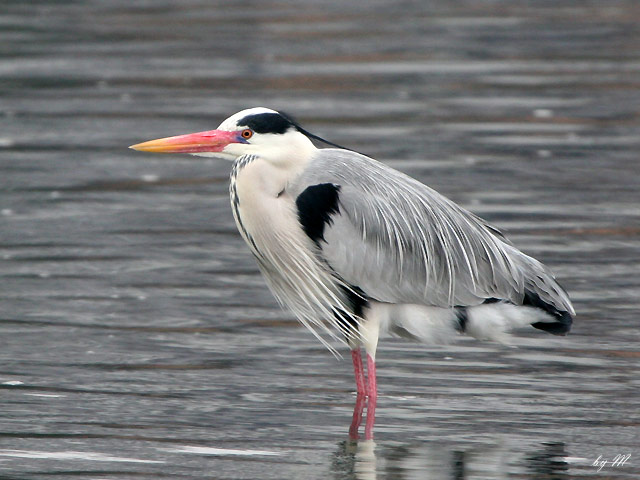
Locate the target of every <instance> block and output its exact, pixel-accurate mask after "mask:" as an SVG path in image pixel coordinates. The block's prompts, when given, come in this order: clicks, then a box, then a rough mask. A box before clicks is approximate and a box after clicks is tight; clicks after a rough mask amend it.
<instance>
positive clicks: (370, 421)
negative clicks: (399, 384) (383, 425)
mask: <svg viewBox="0 0 640 480" xmlns="http://www.w3.org/2000/svg"><path fill="white" fill-rule="evenodd" d="M367 380H368V392H369V400H368V403H367V423H365V426H364V438H365V440H373V425H374V424H375V423H376V403H377V402H378V384H377V381H376V361H375V360H374V359H373V358H372V357H371V355H369V354H367Z"/></svg>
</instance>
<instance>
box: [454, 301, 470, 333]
mask: <svg viewBox="0 0 640 480" xmlns="http://www.w3.org/2000/svg"><path fill="white" fill-rule="evenodd" d="M455 312H456V318H457V319H458V325H457V326H456V330H457V331H458V332H460V333H463V332H464V331H465V330H466V329H467V322H468V321H469V316H468V315H467V307H456V309H455Z"/></svg>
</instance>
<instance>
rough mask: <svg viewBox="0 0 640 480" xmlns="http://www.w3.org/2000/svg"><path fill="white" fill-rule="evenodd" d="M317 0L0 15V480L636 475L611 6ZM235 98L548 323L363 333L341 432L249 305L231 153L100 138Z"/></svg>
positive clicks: (631, 128)
mask: <svg viewBox="0 0 640 480" xmlns="http://www.w3.org/2000/svg"><path fill="white" fill-rule="evenodd" d="M341 3H342V2H337V1H335V0H331V1H324V2H302V3H301V2H286V1H281V2H269V1H267V2H208V1H197V0H189V1H182V2H179V3H178V2H150V1H134V2H128V1H112V2H100V1H97V0H96V1H93V2H90V1H88V2H81V1H77V2H44V1H43V2H28V3H27V2H4V3H3V4H2V6H0V25H1V28H0V56H1V57H0V155H1V157H0V186H1V187H2V189H1V193H0V195H1V196H0V213H1V216H0V266H1V269H0V277H1V278H0V292H1V295H2V301H1V303H0V320H1V321H0V347H1V348H0V476H1V477H2V478H15V479H35V478H78V479H128V478H185V479H190V478H215V479H253V478H256V479H282V478H292V479H293V478H295V479H307V478H309V479H316V478H318V479H319V478H323V479H324V478H331V479H343V480H344V479H373V478H378V479H382V478H385V479H402V480H404V479H407V480H409V479H445V480H448V479H452V480H453V479H494V478H495V479H498V478H523V479H540V478H544V479H564V480H569V479H578V478H584V477H589V478H601V479H605V478H607V479H608V478H616V479H617V478H637V477H638V476H639V475H640V467H639V466H638V465H639V462H640V429H639V424H640V413H639V412H640V399H639V396H638V393H639V387H640V380H639V374H640V367H639V359H640V355H639V354H638V349H637V345H638V340H639V339H640V330H639V329H638V307H639V304H640V302H639V300H638V298H639V296H640V280H639V279H638V272H639V267H640V255H639V246H640V203H639V200H640V193H639V187H640V173H639V171H640V169H639V167H638V150H639V147H640V134H639V132H638V127H639V126H640V117H639V115H638V108H639V106H640V94H639V93H638V88H639V87H640V58H639V55H638V52H640V37H639V35H638V33H639V32H638V28H639V27H638V25H640V9H639V8H638V4H637V2H635V1H633V0H628V1H611V2H590V1H589V2H571V1H567V0H565V1H553V2H551V1H540V2H526V1H521V0H520V1H506V0H505V1H492V2H447V1H446V0H440V1H429V2H382V1H376V2H368V3H367V4H366V6H363V5H355V4H354V5H352V6H349V5H341ZM257 105H264V106H270V107H273V108H277V109H283V110H285V111H288V112H291V113H292V114H294V115H295V116H296V117H298V119H299V120H300V121H301V122H302V123H303V124H304V125H305V126H306V127H307V128H308V129H310V130H312V131H314V132H316V133H318V134H320V135H323V136H325V137H327V138H330V139H331V140H333V141H335V142H337V143H341V144H344V145H347V146H349V147H351V148H353V149H355V150H358V151H362V152H365V153H367V154H369V155H372V156H374V157H376V158H379V159H381V160H383V161H385V162H387V163H389V164H391V165H393V166H395V167H396V168H399V169H401V170H403V171H406V172H408V173H410V174H412V175H414V176H416V177H417V178H419V179H420V180H422V181H424V182H426V183H428V184H429V185H431V186H432V187H434V188H436V189H438V190H439V191H441V192H442V193H444V194H446V195H448V196H449V197H451V198H453V199H454V200H456V201H457V202H459V203H461V204H462V205H464V206H466V207H468V208H470V209H471V210H473V211H474V212H476V213H478V214H479V215H481V216H483V217H485V218H487V219H488V220H490V221H491V222H493V223H494V224H496V225H497V226H499V227H500V228H502V229H504V230H506V231H507V232H508V234H509V236H510V238H511V239H512V240H513V241H514V242H515V243H516V244H517V245H518V246H519V247H521V248H522V249H523V250H524V251H525V252H527V253H530V254H532V255H534V256H536V257H538V258H539V259H541V260H543V261H544V262H545V263H547V264H549V265H550V266H552V268H553V270H554V271H555V272H556V274H557V276H558V277H559V278H560V279H561V281H562V283H563V284H564V285H565V287H566V288H567V289H568V290H569V292H570V293H571V296H572V298H573V300H574V302H575V305H576V309H577V311H578V316H577V318H576V323H575V327H574V331H573V332H572V334H571V335H570V336H568V337H566V338H557V337H552V336H548V335H544V334H542V333H540V334H539V333H537V332H534V331H531V332H530V331H525V332H523V333H522V334H521V335H520V336H519V337H518V338H517V340H516V341H515V345H516V346H517V347H518V348H509V347H504V346H496V345H491V344H481V343H478V342H474V341H470V340H469V341H461V342H460V343H458V344H457V345H454V346H450V347H424V346H419V345H413V344H409V343H404V342H401V341H396V340H386V341H383V343H382V345H381V348H380V350H379V352H380V353H379V358H378V375H379V385H380V398H379V401H378V412H377V413H378V421H377V427H376V438H375V444H372V443H370V442H364V441H361V442H359V443H357V444H353V443H349V442H346V437H347V435H346V432H347V428H348V424H349V422H350V416H351V410H352V408H353V403H354V402H355V396H354V384H353V380H352V373H351V367H350V362H348V361H347V360H346V359H345V360H343V361H341V362H340V361H337V360H335V359H334V358H333V357H331V355H330V354H329V353H328V352H326V351H325V350H323V349H322V347H321V346H320V345H319V344H318V343H317V342H316V341H315V340H314V339H313V338H312V337H311V335H309V334H308V333H307V332H306V331H304V330H303V329H302V328H300V327H298V326H297V324H296V322H295V321H294V320H293V318H292V317H291V316H290V315H289V314H288V313H284V312H282V311H281V310H280V309H279V308H278V307H277V305H276V304H275V302H274V300H273V299H272V298H271V296H270V294H269V293H268V291H267V289H266V287H265V286H264V284H263V281H262V279H261V278H260V276H259V274H258V272H257V269H256V266H255V264H254V261H253V260H252V258H251V257H250V254H249V252H248V250H247V248H246V247H245V246H244V244H243V242H242V240H241V239H240V237H239V235H238V234H237V233H236V230H235V226H234V225H233V220H232V216H231V213H230V208H229V206H228V198H227V182H228V180H227V178H228V173H229V170H230V165H229V164H228V163H226V162H224V161H216V160H208V159H206V160H205V159H195V158H188V157H183V156H166V157H160V158H158V156H152V155H144V154H140V153H137V152H133V151H129V150H127V149H126V147H127V146H128V145H130V144H133V143H136V142H139V141H142V140H147V139H151V138H157V137H161V136H166V135H171V134H179V133H187V132H191V131H199V130H205V129H211V128H215V127H216V126H217V125H218V124H219V122H220V121H221V120H223V119H224V118H226V117H227V116H228V115H230V114H232V113H235V112H236V111H238V110H240V109H243V108H246V107H251V106H257ZM345 353H347V352H345ZM347 357H348V355H347ZM627 454H630V455H631V457H630V459H629V460H628V461H627V462H626V463H625V464H624V465H617V466H613V465H611V464H608V465H607V466H605V467H604V468H603V469H602V470H601V471H600V472H598V471H597V470H598V469H597V468H596V467H593V466H592V465H591V464H592V463H593V461H594V460H596V459H597V458H598V457H600V456H602V457H601V460H602V459H605V460H607V459H608V460H610V461H611V460H613V459H614V457H615V456H616V455H627Z"/></svg>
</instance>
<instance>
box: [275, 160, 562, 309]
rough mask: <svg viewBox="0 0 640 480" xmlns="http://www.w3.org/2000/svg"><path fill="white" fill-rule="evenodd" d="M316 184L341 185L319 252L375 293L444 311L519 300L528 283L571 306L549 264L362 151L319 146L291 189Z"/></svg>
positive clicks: (386, 299)
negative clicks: (336, 209)
mask: <svg viewBox="0 0 640 480" xmlns="http://www.w3.org/2000/svg"><path fill="white" fill-rule="evenodd" d="M319 183H334V184H337V185H340V187H341V188H340V199H339V209H340V212H339V213H338V214H336V215H334V216H333V218H332V222H331V224H329V225H327V227H326V229H325V232H324V236H325V242H322V243H321V251H320V252H319V254H320V255H321V256H322V257H323V260H324V261H326V262H327V263H328V264H329V265H330V267H331V268H332V269H333V270H334V271H335V272H336V273H337V274H338V275H339V276H340V277H341V278H342V279H344V281H345V282H347V283H349V284H351V285H357V286H358V287H360V288H361V289H362V290H363V291H365V292H366V294H367V295H368V296H370V297H371V298H374V299H377V300H379V301H382V302H389V303H413V304H423V305H430V306H437V307H445V308H448V307H453V306H461V305H462V306H472V305H478V304H480V303H482V302H483V301H484V300H485V299H487V298H497V299H501V300H507V301H510V302H512V303H514V304H516V305H520V304H522V301H523V298H524V295H525V290H531V291H533V292H535V293H536V294H538V295H539V296H540V298H541V299H543V300H544V301H546V302H548V303H550V304H552V305H554V306H555V307H556V308H558V309H559V310H564V311H568V312H570V313H573V308H572V306H571V302H570V300H569V298H568V296H567V294H566V293H565V292H564V290H563V289H562V287H560V286H559V285H558V284H557V283H556V281H555V279H554V276H553V275H552V273H551V272H550V271H549V269H548V268H547V267H545V266H544V265H542V264H541V263H540V262H538V261H537V260H535V259H534V258H531V257H529V256H527V255H525V254H524V253H522V252H520V251H519V250H518V249H516V248H515V247H514V246H512V245H511V244H510V243H509V242H508V241H507V240H506V239H505V238H504V237H503V236H502V234H500V232H499V231H497V230H496V229H495V228H494V227H491V226H490V225H488V224H487V223H485V222H484V221H483V220H481V219H480V218H478V217H477V216H475V215H474V214H472V213H470V212H468V211H467V210H465V209H463V208H461V207H460V206H458V205H456V204H455V203H453V202H452V201H450V200H449V199H447V198H446V197H444V196H442V195H441V194H439V193H438V192H436V191H435V190H433V189H431V188H429V187H427V186H426V185H424V184H422V183H420V182H418V181H417V180H415V179H413V178H411V177H409V176H407V175H405V174H403V173H401V172H399V171H397V170H394V169H392V168H390V167H387V166H386V165H384V164H382V163H380V162H378V161H376V160H373V159H371V158H368V157H366V156H364V155H360V154H357V153H354V152H350V151H347V150H341V149H322V150H318V151H317V153H316V154H315V155H314V157H313V158H312V159H311V161H310V162H309V165H308V166H307V167H306V169H305V170H304V171H303V172H302V174H301V175H300V176H299V177H298V178H297V179H296V180H294V181H293V182H292V183H291V184H290V185H289V186H288V188H287V190H288V191H289V193H290V194H291V195H292V196H294V198H295V196H297V195H299V194H300V193H301V192H302V191H303V190H304V189H305V188H307V187H308V186H310V185H315V184H319Z"/></svg>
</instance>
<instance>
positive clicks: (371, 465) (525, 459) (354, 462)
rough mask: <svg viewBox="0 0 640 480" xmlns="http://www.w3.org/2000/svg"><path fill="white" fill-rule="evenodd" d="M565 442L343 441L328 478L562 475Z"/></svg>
mask: <svg viewBox="0 0 640 480" xmlns="http://www.w3.org/2000/svg"><path fill="white" fill-rule="evenodd" d="M565 457H567V453H566V447H565V444H564V443H562V442H548V443H547V442H545V443H542V444H539V445H538V446H537V448H536V449H535V450H533V451H531V452H520V451H517V450H516V449H515V448H513V447H511V448H510V447H509V446H505V445H502V444H497V445H479V446H474V447H469V448H460V449H458V448H456V447H453V448H448V447H447V446H445V445H440V444H437V445H436V444H421V445H397V446H386V447H385V446H378V445H376V443H375V442H374V441H373V440H346V441H343V442H340V443H339V444H338V448H337V450H336V452H335V453H334V454H333V461H332V466H331V472H332V478H334V479H340V480H373V479H379V478H390V479H391V478H393V479H394V480H409V479H418V478H419V479H421V480H432V479H433V480H471V479H477V478H482V479H484V480H492V479H496V480H498V479H507V478H511V477H512V476H513V475H518V478H531V479H541V478H544V479H546V480H566V479H568V478H569V476H568V471H569V465H568V463H567V462H566V461H565Z"/></svg>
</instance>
